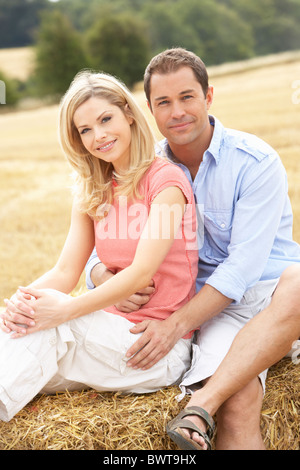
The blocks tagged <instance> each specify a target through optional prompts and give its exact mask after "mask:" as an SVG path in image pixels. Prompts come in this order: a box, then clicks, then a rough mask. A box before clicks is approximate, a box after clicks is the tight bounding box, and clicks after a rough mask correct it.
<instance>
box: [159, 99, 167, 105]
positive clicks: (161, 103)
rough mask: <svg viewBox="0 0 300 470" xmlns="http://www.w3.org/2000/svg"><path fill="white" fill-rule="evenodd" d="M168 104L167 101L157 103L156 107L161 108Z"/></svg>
mask: <svg viewBox="0 0 300 470" xmlns="http://www.w3.org/2000/svg"><path fill="white" fill-rule="evenodd" d="M168 103H169V102H168V101H167V100H163V101H159V103H158V106H163V105H165V104H168Z"/></svg>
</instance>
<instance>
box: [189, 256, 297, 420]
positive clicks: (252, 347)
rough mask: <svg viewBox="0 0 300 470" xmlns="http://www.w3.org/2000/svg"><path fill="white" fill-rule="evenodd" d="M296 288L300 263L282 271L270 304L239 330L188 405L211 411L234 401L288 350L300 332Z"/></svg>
mask: <svg viewBox="0 0 300 470" xmlns="http://www.w3.org/2000/svg"><path fill="white" fill-rule="evenodd" d="M299 292H300V266H299V265H293V266H291V267H289V268H287V269H286V270H285V271H284V273H283V274H282V276H281V278H280V281H279V283H278V286H277V288H276V290H275V292H274V294H273V297H272V301H271V303H270V305H269V306H268V307H267V308H265V309H264V310H263V311H262V312H260V313H259V314H258V315H257V316H255V317H254V318H253V319H252V320H250V321H249V322H248V323H247V325H246V326H244V327H243V328H242V329H241V330H240V332H239V333H238V334H237V335H236V337H235V339H234V341H233V343H232V346H231V348H230V350H229V352H228V353H227V355H226V357H225V358H224V360H223V361H222V363H221V364H220V366H219V367H218V369H217V370H216V372H215V373H214V374H213V375H212V377H211V378H210V379H209V380H208V381H207V383H206V384H205V386H204V387H203V388H201V389H199V390H197V391H196V392H195V393H194V394H193V396H192V398H191V400H190V402H189V403H188V405H187V406H193V405H194V406H200V407H202V408H204V409H205V410H206V411H207V412H208V413H210V414H211V415H214V414H215V413H217V411H218V410H219V409H222V408H221V407H222V405H223V404H225V403H226V402H227V400H228V399H229V398H230V397H231V399H232V400H233V401H234V400H235V395H236V394H237V393H238V392H240V391H243V393H244V392H245V390H246V391H247V385H248V384H250V382H252V381H253V380H255V379H256V377H257V376H258V375H259V374H260V373H261V372H262V371H264V370H265V369H267V368H269V367H270V366H271V365H273V364H274V363H276V362H278V361H279V360H280V359H281V358H282V357H284V356H285V355H286V354H287V353H288V352H289V350H290V349H291V345H292V343H293V342H294V341H295V340H296V339H298V337H299V336H300V296H299ZM228 403H229V402H227V405H228ZM231 404H232V403H229V405H231ZM227 405H226V406H227ZM229 405H228V406H229ZM226 406H225V405H224V408H223V416H224V413H225V410H226ZM188 419H190V418H188ZM194 419H195V420H196V418H193V420H194ZM224 419H225V418H224Z"/></svg>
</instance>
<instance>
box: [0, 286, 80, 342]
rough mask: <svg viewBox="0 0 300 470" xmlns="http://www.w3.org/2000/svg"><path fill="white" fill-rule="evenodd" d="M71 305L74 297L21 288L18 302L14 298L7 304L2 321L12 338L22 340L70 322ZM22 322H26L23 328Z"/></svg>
mask: <svg viewBox="0 0 300 470" xmlns="http://www.w3.org/2000/svg"><path fill="white" fill-rule="evenodd" d="M22 295H23V297H22ZM20 299H21V300H20ZM71 304H72V297H70V296H69V295H66V294H63V293H62V292H59V291H56V290H54V289H33V288H25V287H20V288H19V294H18V297H17V300H16V298H14V299H11V300H10V301H7V302H6V305H7V309H6V312H5V313H4V314H2V319H3V320H4V324H5V325H6V327H7V328H10V329H11V331H13V334H12V335H11V338H20V337H21V336H25V335H27V334H30V333H34V332H36V331H40V330H45V329H49V328H54V327H56V326H58V325H60V324H61V323H64V322H65V321H67V320H68V313H69V311H70V307H71ZM25 310H26V314H25V312H24V311H25ZM28 312H30V313H28ZM20 321H21V322H24V323H22V326H20V325H19V322H20ZM2 330H3V328H2ZM3 331H4V330H3Z"/></svg>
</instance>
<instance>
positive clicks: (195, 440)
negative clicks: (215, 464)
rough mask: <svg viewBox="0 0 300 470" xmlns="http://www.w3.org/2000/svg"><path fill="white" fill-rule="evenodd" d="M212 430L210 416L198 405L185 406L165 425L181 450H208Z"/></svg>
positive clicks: (213, 425) (212, 422) (213, 427)
mask: <svg viewBox="0 0 300 470" xmlns="http://www.w3.org/2000/svg"><path fill="white" fill-rule="evenodd" d="M214 430H215V423H214V421H213V419H212V417H211V416H210V415H209V414H208V413H207V412H206V411H205V410H204V409H203V408H200V407H198V406H193V407H188V408H185V409H184V410H183V411H181V412H180V413H179V415H178V416H177V417H176V418H175V419H173V420H172V421H170V423H168V425H167V433H168V435H169V437H170V438H171V439H172V440H173V441H174V442H175V443H176V444H177V445H178V447H179V448H180V449H182V450H210V449H211V439H212V437H213V434H214Z"/></svg>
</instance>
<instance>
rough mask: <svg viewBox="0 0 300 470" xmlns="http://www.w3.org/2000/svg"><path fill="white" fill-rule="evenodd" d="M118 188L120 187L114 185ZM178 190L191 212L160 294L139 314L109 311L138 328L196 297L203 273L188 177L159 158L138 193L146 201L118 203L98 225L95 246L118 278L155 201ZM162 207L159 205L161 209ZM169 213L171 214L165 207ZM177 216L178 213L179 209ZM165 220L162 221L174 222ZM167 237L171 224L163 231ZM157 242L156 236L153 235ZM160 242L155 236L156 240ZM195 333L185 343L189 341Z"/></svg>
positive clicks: (164, 266) (157, 279)
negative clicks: (166, 192) (198, 279)
mask: <svg viewBox="0 0 300 470" xmlns="http://www.w3.org/2000/svg"><path fill="white" fill-rule="evenodd" d="M114 185H117V183H116V182H115V181H114ZM171 186H177V187H179V188H180V189H181V191H182V192H183V194H184V195H185V197H186V210H185V214H184V217H183V219H182V223H181V226H180V228H179V230H178V232H177V235H176V237H175V240H174V242H173V244H172V246H171V249H170V251H169V252H168V254H167V256H166V257H165V259H164V261H163V262H162V263H161V265H160V267H159V269H158V271H157V272H156V274H155V275H154V277H153V281H154V285H155V292H154V294H153V295H152V296H151V298H150V300H149V302H148V303H147V304H145V305H144V306H142V307H141V308H140V309H139V310H138V311H137V312H131V313H124V312H120V311H119V310H118V309H117V308H116V307H115V306H111V307H108V308H106V309H105V310H106V311H108V312H111V313H114V314H117V315H121V316H123V317H125V318H127V319H128V320H129V321H131V322H133V323H139V322H141V321H143V320H146V319H151V320H164V319H166V318H167V317H168V316H169V315H171V314H172V313H173V312H174V311H176V310H177V309H179V308H180V307H181V306H182V305H184V304H185V303H186V302H188V301H189V300H190V299H191V297H193V296H194V294H195V280H196V276H197V269H198V250H197V223H196V210H195V202H194V196H193V192H192V188H191V186H190V184H189V182H188V180H187V178H186V176H185V175H184V173H183V171H182V170H181V169H180V168H179V167H177V166H176V165H174V164H172V163H170V162H168V161H167V160H164V159H162V158H159V157H157V158H156V159H155V160H154V162H153V163H152V165H151V166H150V168H149V169H148V170H147V172H146V173H145V175H144V176H143V177H142V180H141V183H140V189H139V192H140V194H141V195H143V197H142V199H134V200H129V201H128V200H127V198H126V197H124V196H120V197H119V198H115V200H114V203H113V205H112V206H111V207H110V208H109V212H108V214H107V216H106V217H105V218H104V219H102V220H101V221H100V222H95V240H96V241H95V245H96V250H97V254H98V256H99V258H100V259H101V261H102V262H103V263H104V264H105V265H106V267H107V268H108V269H109V270H111V271H112V272H114V273H115V274H116V273H117V272H119V271H120V270H122V269H124V268H126V267H127V266H129V265H130V264H131V263H132V261H133V258H134V255H135V251H136V248H137V244H138V242H139V238H140V236H141V233H142V230H143V228H144V225H145V223H146V221H147V218H148V214H149V211H150V207H151V204H152V202H153V200H154V198H155V197H156V196H157V195H158V194H159V193H160V192H161V191H162V190H163V189H165V188H167V187H171ZM158 207H161V206H158V205H157V208H158ZM161 210H162V214H164V210H166V211H167V210H169V209H168V208H167V205H166V207H162V208H161ZM174 210H176V207H174ZM165 215H167V217H165V218H164V216H163V217H162V220H166V219H169V216H168V213H165ZM163 234H164V235H163V236H166V237H167V236H168V224H167V223H166V224H165V226H163ZM151 236H152V237H153V234H151ZM154 236H155V234H154ZM191 334H192V332H191V333H190V334H189V335H187V336H186V337H190V336H191Z"/></svg>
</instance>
